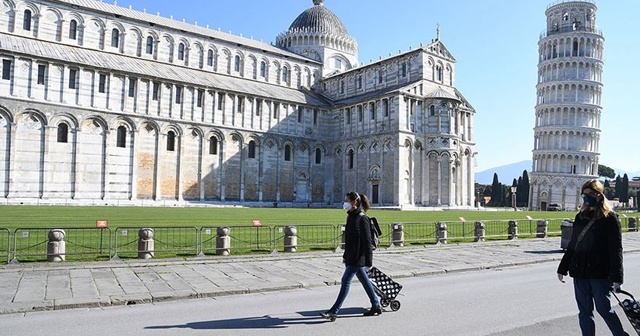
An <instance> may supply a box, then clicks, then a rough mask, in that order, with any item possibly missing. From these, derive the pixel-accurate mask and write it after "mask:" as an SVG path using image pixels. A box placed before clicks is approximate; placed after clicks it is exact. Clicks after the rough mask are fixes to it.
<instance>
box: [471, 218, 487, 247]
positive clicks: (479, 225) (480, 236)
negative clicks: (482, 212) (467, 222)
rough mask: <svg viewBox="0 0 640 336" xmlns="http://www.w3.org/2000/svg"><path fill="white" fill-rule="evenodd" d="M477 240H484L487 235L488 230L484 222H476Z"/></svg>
mask: <svg viewBox="0 0 640 336" xmlns="http://www.w3.org/2000/svg"><path fill="white" fill-rule="evenodd" d="M474 225H475V228H476V229H475V233H474V235H475V240H474V241H475V242H476V243H477V242H483V241H484V239H485V235H486V230H485V226H484V223H483V222H475V224H474Z"/></svg>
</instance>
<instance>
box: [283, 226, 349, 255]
mask: <svg viewBox="0 0 640 336" xmlns="http://www.w3.org/2000/svg"><path fill="white" fill-rule="evenodd" d="M287 227H291V225H287V226H276V227H275V228H274V230H273V237H274V239H273V241H274V244H275V250H281V249H282V250H286V249H287V248H292V247H293V246H292V245H293V244H289V243H287V244H285V243H286V242H287V240H286V239H285V238H286V234H285V231H286V229H287ZM295 228H296V237H297V239H296V240H297V245H296V246H297V248H305V249H310V250H312V249H335V248H337V247H339V246H340V245H339V244H340V241H339V239H340V237H341V234H340V235H339V234H338V230H339V226H336V225H330V224H329V225H298V226H295Z"/></svg>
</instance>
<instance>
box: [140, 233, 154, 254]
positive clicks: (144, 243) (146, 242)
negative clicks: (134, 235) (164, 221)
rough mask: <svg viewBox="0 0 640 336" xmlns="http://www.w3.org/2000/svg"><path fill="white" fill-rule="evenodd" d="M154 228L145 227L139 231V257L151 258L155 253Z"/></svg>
mask: <svg viewBox="0 0 640 336" xmlns="http://www.w3.org/2000/svg"><path fill="white" fill-rule="evenodd" d="M154 245H155V244H154V241H153V229H151V228H143V229H140V230H139V231H138V259H151V258H153V254H154V248H155V246H154Z"/></svg>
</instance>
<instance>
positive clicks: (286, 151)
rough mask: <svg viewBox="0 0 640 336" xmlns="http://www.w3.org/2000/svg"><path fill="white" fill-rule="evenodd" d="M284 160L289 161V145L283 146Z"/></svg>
mask: <svg viewBox="0 0 640 336" xmlns="http://www.w3.org/2000/svg"><path fill="white" fill-rule="evenodd" d="M284 160H285V161H291V146H290V145H286V146H284Z"/></svg>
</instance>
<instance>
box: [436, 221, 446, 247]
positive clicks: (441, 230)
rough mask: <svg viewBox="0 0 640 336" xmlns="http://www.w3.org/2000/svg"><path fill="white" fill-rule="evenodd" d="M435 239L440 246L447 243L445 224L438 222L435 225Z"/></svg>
mask: <svg viewBox="0 0 640 336" xmlns="http://www.w3.org/2000/svg"><path fill="white" fill-rule="evenodd" d="M436 238H437V242H438V243H440V244H446V243H447V223H443V222H439V223H438V224H436Z"/></svg>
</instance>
